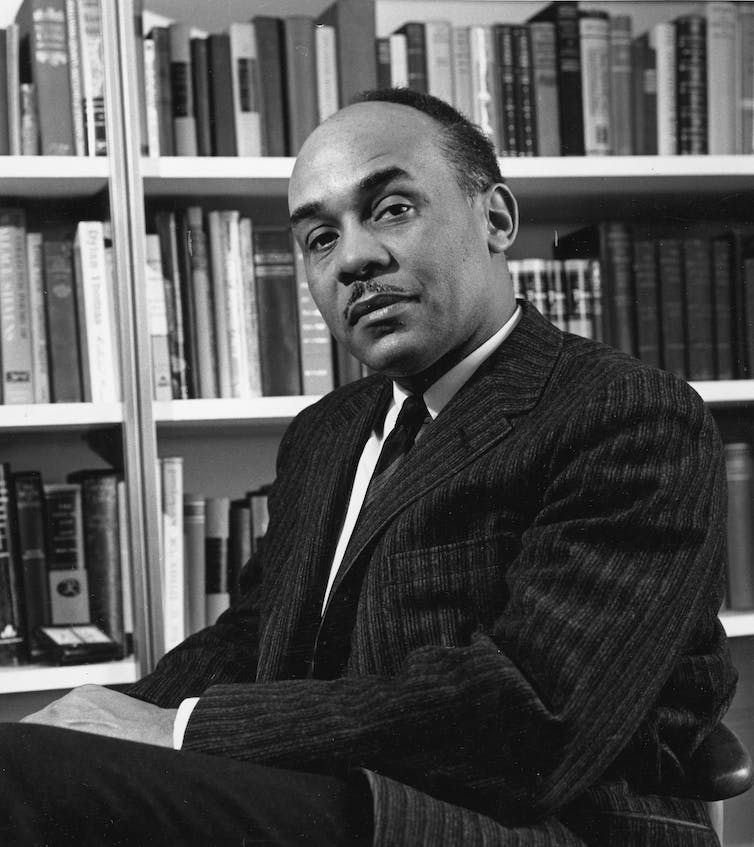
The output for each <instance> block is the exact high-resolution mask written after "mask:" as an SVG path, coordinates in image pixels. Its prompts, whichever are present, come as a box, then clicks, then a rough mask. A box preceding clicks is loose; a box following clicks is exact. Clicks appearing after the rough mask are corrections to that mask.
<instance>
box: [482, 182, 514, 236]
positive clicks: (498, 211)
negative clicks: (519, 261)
mask: <svg viewBox="0 0 754 847" xmlns="http://www.w3.org/2000/svg"><path fill="white" fill-rule="evenodd" d="M486 213H487V244H488V246H489V248H490V253H504V252H505V251H506V250H508V249H509V248H510V247H511V245H512V244H513V242H514V241H515V240H516V235H518V203H516V198H515V197H514V196H513V193H512V192H511V190H510V188H508V186H507V185H504V184H503V183H501V182H498V183H495V185H492V186H490V188H488V189H487V192H486Z"/></svg>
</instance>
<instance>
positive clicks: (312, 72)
mask: <svg viewBox="0 0 754 847" xmlns="http://www.w3.org/2000/svg"><path fill="white" fill-rule="evenodd" d="M284 26H285V62H286V81H287V102H288V130H289V140H290V144H291V154H292V155H295V154H296V153H298V151H299V149H300V148H301V145H302V144H303V143H304V141H305V140H306V138H307V137H308V136H309V133H310V132H311V131H312V130H313V129H314V127H315V126H316V125H317V119H318V115H317V60H316V55H315V53H316V48H315V42H314V21H313V20H312V18H309V17H306V16H304V15H297V16H294V17H290V18H286V19H285V22H284ZM371 49H372V51H374V44H372V45H371Z"/></svg>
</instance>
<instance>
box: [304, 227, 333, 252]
mask: <svg viewBox="0 0 754 847" xmlns="http://www.w3.org/2000/svg"><path fill="white" fill-rule="evenodd" d="M335 237H336V236H335V233H334V232H332V231H328V232H318V233H316V235H313V236H311V237H310V238H309V241H308V242H307V247H308V248H309V250H311V251H312V252H314V253H316V252H317V251H319V250H326V249H327V248H328V247H329V246H330V245H331V244H332V243H333V242H334V241H335Z"/></svg>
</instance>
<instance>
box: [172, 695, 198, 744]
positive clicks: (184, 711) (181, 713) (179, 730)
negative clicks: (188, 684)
mask: <svg viewBox="0 0 754 847" xmlns="http://www.w3.org/2000/svg"><path fill="white" fill-rule="evenodd" d="M198 702H199V698H198V697H187V698H186V699H185V700H184V701H183V702H182V703H181V705H180V706H179V707H178V714H177V715H176V716H175V722H174V723H173V749H174V750H180V749H181V747H183V736H184V735H185V734H186V727H187V726H188V722H189V718H190V717H191V713H192V712H193V711H194V707H195V706H196V704H197V703H198Z"/></svg>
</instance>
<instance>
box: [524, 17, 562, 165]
mask: <svg viewBox="0 0 754 847" xmlns="http://www.w3.org/2000/svg"><path fill="white" fill-rule="evenodd" d="M527 28H528V31H529V43H530V49H531V60H532V80H533V86H534V103H535V108H536V116H535V119H534V123H535V126H536V129H537V155H539V156H559V155H560V117H559V114H558V64H557V51H556V47H555V24H554V23H552V22H551V21H539V22H538V23H531V24H529V25H528V27H527Z"/></svg>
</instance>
